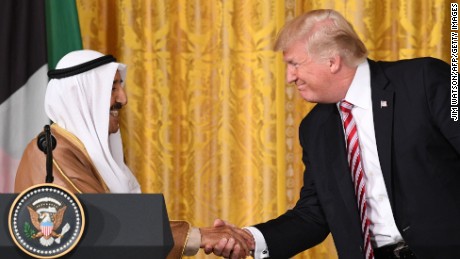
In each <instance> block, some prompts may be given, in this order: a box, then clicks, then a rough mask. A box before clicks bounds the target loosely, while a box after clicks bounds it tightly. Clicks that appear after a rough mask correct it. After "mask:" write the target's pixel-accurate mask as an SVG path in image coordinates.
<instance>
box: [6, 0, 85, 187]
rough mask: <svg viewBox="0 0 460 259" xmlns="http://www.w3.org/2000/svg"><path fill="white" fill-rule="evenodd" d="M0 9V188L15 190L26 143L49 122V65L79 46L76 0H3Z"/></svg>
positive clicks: (52, 65)
mask: <svg viewBox="0 0 460 259" xmlns="http://www.w3.org/2000/svg"><path fill="white" fill-rule="evenodd" d="M0 9H1V10H0V37H1V38H2V39H1V40H0V193H1V192H13V188H14V177H15V174H16V170H17V167H18V164H19V161H20V159H21V156H22V153H23V151H24V148H25V147H26V145H27V143H29V141H30V140H31V139H32V138H34V137H35V136H36V135H37V134H38V133H39V132H40V131H41V130H42V129H43V126H44V125H45V124H49V120H48V118H47V116H46V114H45V111H44V105H43V101H44V96H45V90H46V85H47V83H48V77H47V75H46V73H47V72H48V67H49V68H54V67H55V66H56V63H57V61H58V60H59V59H60V58H61V57H62V56H64V55H65V54H66V53H68V52H69V51H72V50H76V49H81V48H82V45H81V35H80V26H79V23H78V14H77V8H76V4H75V0H3V1H2V8H0ZM43 163H45V161H43ZM43 182H45V176H43Z"/></svg>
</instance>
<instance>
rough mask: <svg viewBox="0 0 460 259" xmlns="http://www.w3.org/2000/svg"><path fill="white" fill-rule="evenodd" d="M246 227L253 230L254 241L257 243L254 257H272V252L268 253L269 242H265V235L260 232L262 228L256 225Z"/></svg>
mask: <svg viewBox="0 0 460 259" xmlns="http://www.w3.org/2000/svg"><path fill="white" fill-rule="evenodd" d="M244 229H247V230H248V231H249V232H251V234H252V236H253V237H254V241H255V243H256V246H255V248H254V254H253V257H254V259H262V258H268V257H270V254H269V253H268V247H267V242H265V238H264V235H262V232H260V230H258V229H257V228H255V227H245V228H244Z"/></svg>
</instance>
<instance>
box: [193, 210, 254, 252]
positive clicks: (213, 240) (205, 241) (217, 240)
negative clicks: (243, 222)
mask: <svg viewBox="0 0 460 259" xmlns="http://www.w3.org/2000/svg"><path fill="white" fill-rule="evenodd" d="M200 232H201V244H200V248H202V249H203V250H204V252H205V253H206V254H211V253H214V254H215V255H217V256H223V257H225V258H231V259H241V258H246V257H247V256H252V251H254V248H255V241H254V237H253V236H252V234H251V233H250V232H249V231H248V230H245V229H241V228H238V227H236V226H234V225H232V224H229V223H228V222H225V221H223V220H221V219H216V220H215V221H214V226H213V227H206V228H200Z"/></svg>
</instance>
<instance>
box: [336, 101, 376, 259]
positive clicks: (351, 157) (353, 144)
mask: <svg viewBox="0 0 460 259" xmlns="http://www.w3.org/2000/svg"><path fill="white" fill-rule="evenodd" d="M352 108H353V104H351V103H349V102H347V101H345V100H343V101H342V102H340V110H341V111H342V120H343V128H344V129H345V134H346V136H347V152H348V164H349V165H350V171H351V177H352V180H353V184H354V187H355V195H356V201H357V203H358V209H359V215H360V218H361V230H362V233H363V236H364V251H365V253H366V259H372V258H374V251H373V250H372V246H371V236H370V233H369V227H370V223H371V222H370V220H369V218H368V217H367V202H366V181H365V179H364V168H363V166H362V162H361V149H360V148H359V140H358V129H357V127H356V123H355V120H354V119H353V115H351V109H352Z"/></svg>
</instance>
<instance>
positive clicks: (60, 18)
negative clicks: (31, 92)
mask: <svg viewBox="0 0 460 259" xmlns="http://www.w3.org/2000/svg"><path fill="white" fill-rule="evenodd" d="M45 3H46V7H45V8H46V11H45V12H46V15H45V16H46V39H47V45H48V68H49V69H54V68H55V67H56V64H57V62H58V61H59V59H61V58H62V57H63V56H64V55H65V54H67V53H69V52H70V51H73V50H79V49H82V43H81V34H80V24H79V22H78V11H77V5H76V3H75V0H46V1H45Z"/></svg>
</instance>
